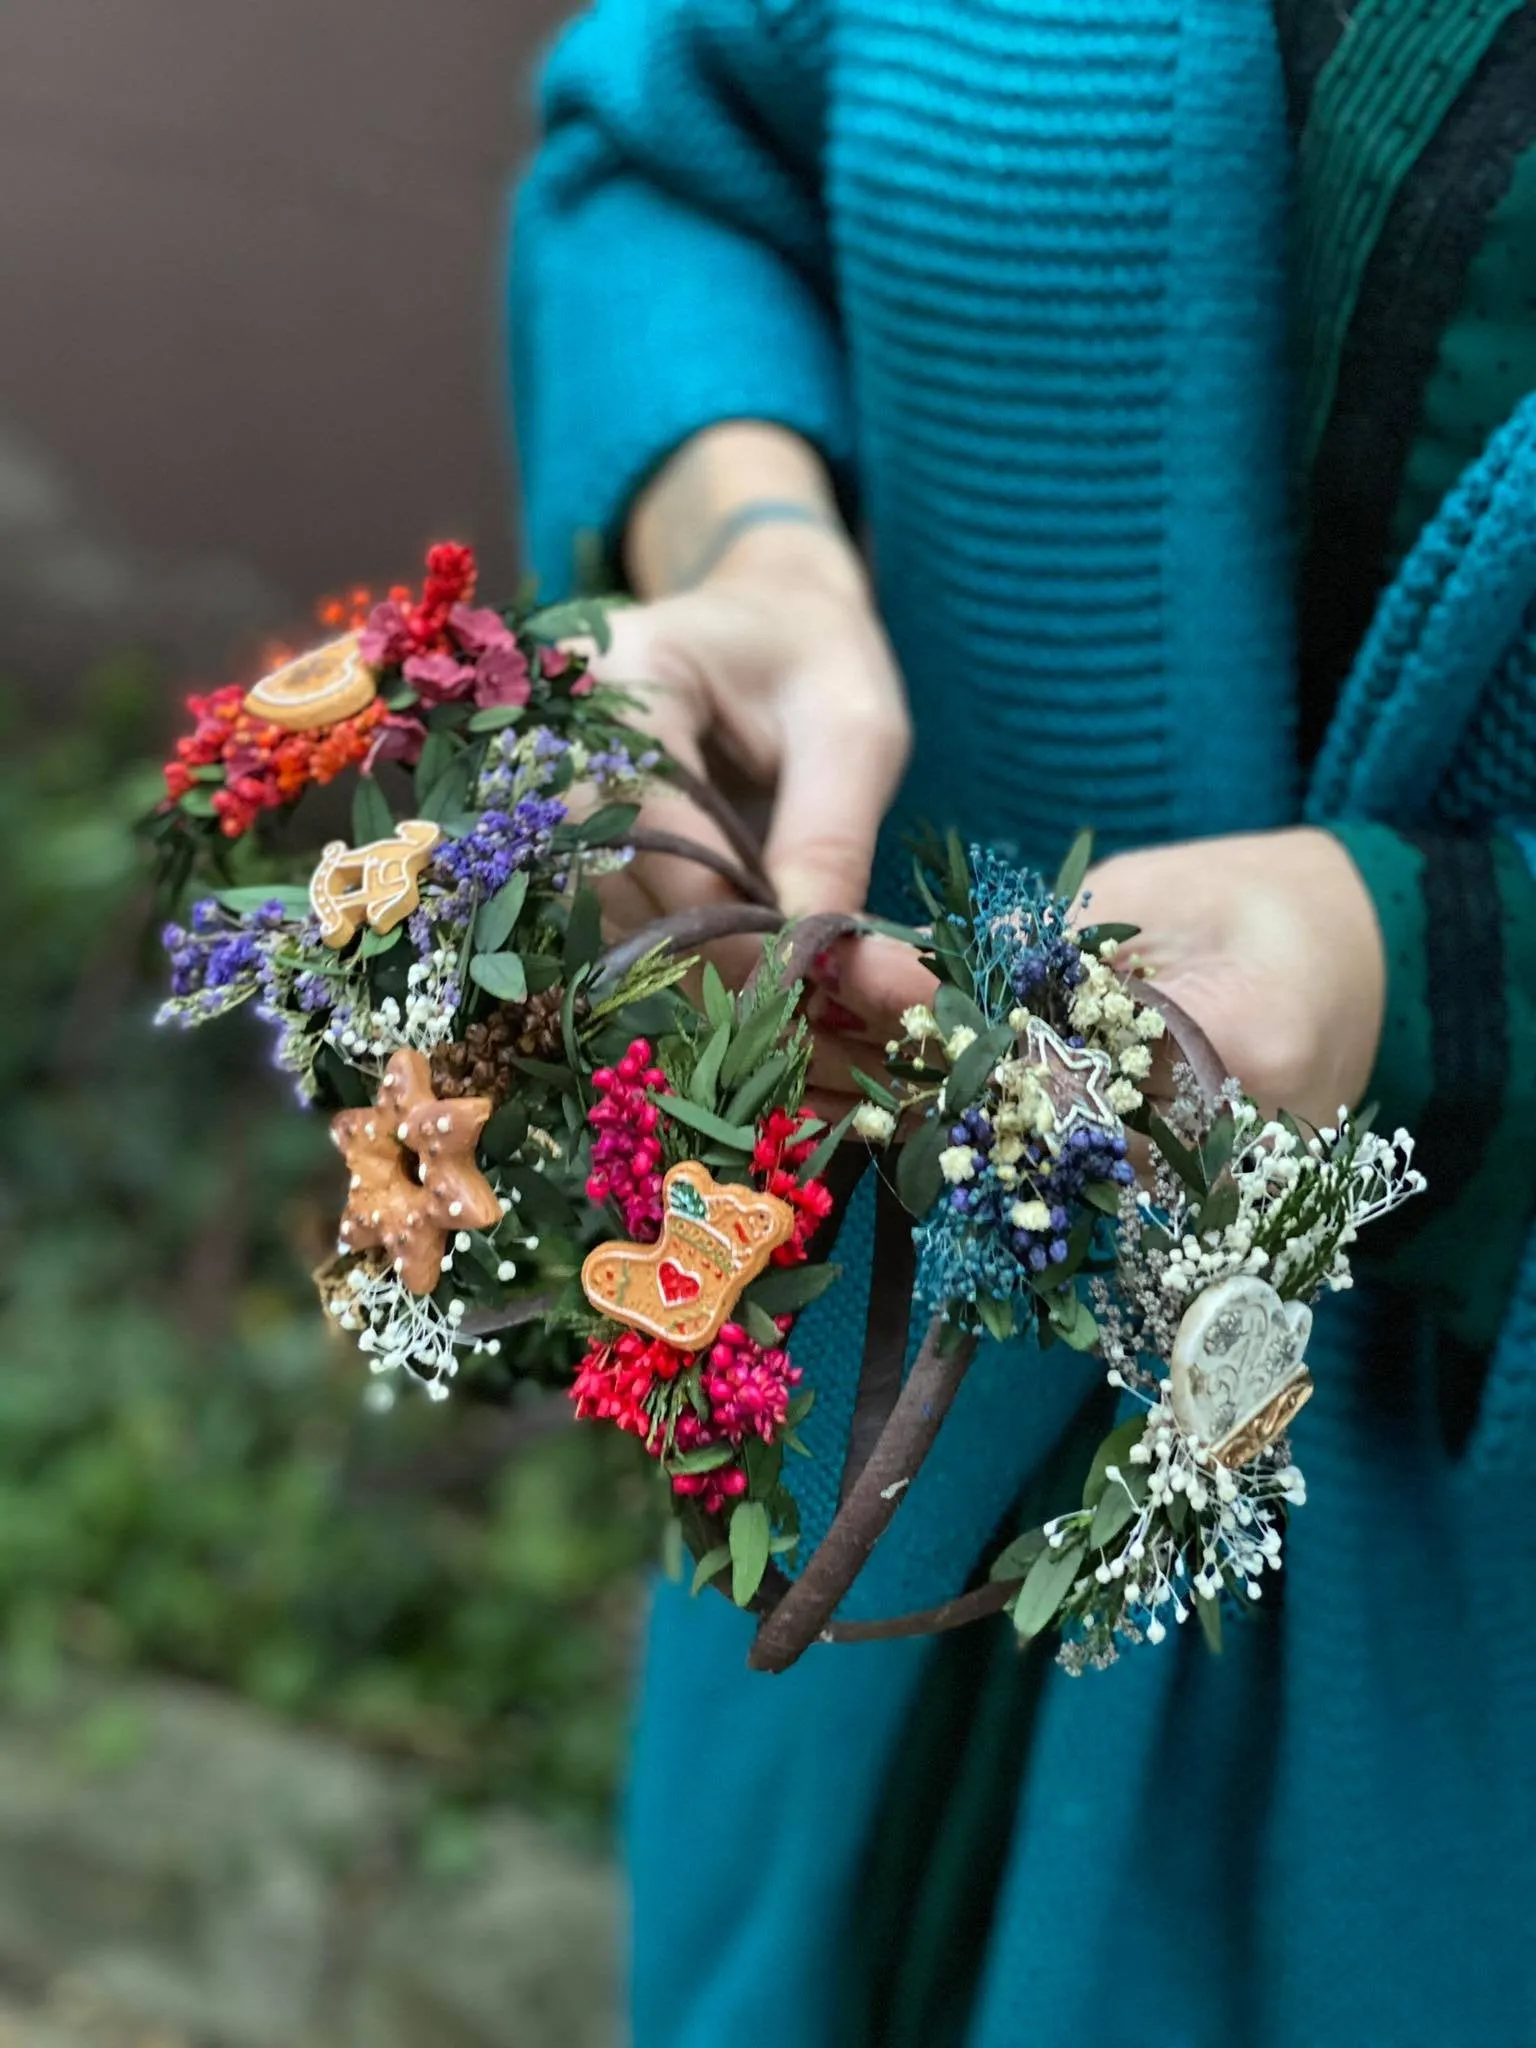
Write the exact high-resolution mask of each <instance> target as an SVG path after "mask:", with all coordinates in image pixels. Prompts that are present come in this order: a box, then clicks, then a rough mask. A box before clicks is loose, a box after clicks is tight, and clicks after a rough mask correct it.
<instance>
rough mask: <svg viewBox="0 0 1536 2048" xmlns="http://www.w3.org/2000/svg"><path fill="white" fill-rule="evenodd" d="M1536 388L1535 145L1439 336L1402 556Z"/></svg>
mask: <svg viewBox="0 0 1536 2048" xmlns="http://www.w3.org/2000/svg"><path fill="white" fill-rule="evenodd" d="M1528 391H1536V150H1528V151H1527V152H1526V154H1525V155H1524V156H1523V157H1521V159H1520V160H1519V162H1518V163H1517V164H1516V166H1515V170H1514V175H1513V177H1512V178H1511V180H1510V185H1509V190H1508V191H1507V192H1506V193H1505V195H1504V197H1503V199H1502V200H1501V201H1500V202H1499V204H1498V206H1497V207H1495V209H1494V211H1493V213H1492V214H1491V215H1490V217H1489V220H1488V228H1487V233H1486V234H1485V236H1484V238H1483V242H1482V246H1481V247H1480V248H1479V250H1478V252H1477V254H1476V255H1475V256H1474V258H1473V259H1472V264H1471V268H1470V270H1469V271H1468V274H1467V288H1466V292H1465V294H1464V296H1463V298H1462V303H1461V306H1460V307H1459V309H1458V310H1457V313H1456V315H1455V317H1454V318H1453V319H1452V321H1451V323H1450V325H1449V326H1448V327H1447V328H1446V330H1445V333H1444V335H1443V336H1442V337H1441V341H1440V348H1439V353H1438V356H1437V359H1436V363H1435V368H1434V372H1433V374H1432V375H1431V377H1430V379H1429V382H1428V384H1427V385H1426V386H1425V390H1424V400H1423V408H1422V413H1421V417H1420V421H1419V431H1418V434H1417V436H1416V437H1415V440H1414V445H1413V449H1412V452H1411V454H1410V456H1409V458H1408V466H1407V469H1406V471H1405V473H1404V477H1403V486H1402V490H1401V492H1400V494H1399V497H1398V501H1397V507H1396V510H1395V511H1394V513H1393V518H1392V551H1393V556H1394V559H1396V560H1401V558H1402V557H1403V556H1404V555H1405V554H1406V553H1407V552H1408V550H1409V548H1411V547H1412V545H1413V543H1414V541H1415V540H1416V539H1417V538H1418V536H1419V533H1420V531H1421V530H1422V528H1423V527H1424V526H1425V524H1426V523H1427V522H1428V521H1429V520H1430V519H1431V518H1433V516H1434V513H1435V510H1436V508H1437V506H1438V505H1439V504H1440V501H1441V500H1442V499H1443V498H1444V497H1445V495H1446V493H1447V492H1448V491H1449V490H1450V489H1451V487H1452V485H1453V484H1454V483H1455V482H1456V479H1457V478H1458V477H1459V476H1460V475H1461V473H1462V471H1463V470H1464V469H1466V468H1467V466H1468V465H1469V464H1470V463H1471V462H1473V461H1475V460H1476V458H1477V456H1478V455H1479V454H1480V453H1481V452H1482V450H1483V449H1484V448H1485V447H1486V446H1487V444H1488V440H1489V437H1490V436H1491V435H1492V434H1493V433H1494V432H1495V431H1496V430H1497V429H1498V428H1499V427H1501V426H1502V425H1503V424H1504V422H1505V420H1507V419H1508V418H1509V416H1510V414H1511V413H1512V412H1513V411H1514V409H1515V407H1516V406H1517V405H1518V404H1519V402H1520V400H1521V399H1522V398H1524V396H1525V394H1526V393H1527V392H1528Z"/></svg>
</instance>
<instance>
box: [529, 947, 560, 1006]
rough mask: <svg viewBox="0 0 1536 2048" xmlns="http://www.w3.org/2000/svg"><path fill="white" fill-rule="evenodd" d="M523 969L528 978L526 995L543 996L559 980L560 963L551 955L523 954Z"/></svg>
mask: <svg viewBox="0 0 1536 2048" xmlns="http://www.w3.org/2000/svg"><path fill="white" fill-rule="evenodd" d="M523 968H524V971H525V972H526V974H527V976H528V993H529V994H530V995H534V996H539V995H543V993H544V991H545V990H546V989H551V988H554V987H555V985H556V984H557V983H558V982H559V981H560V980H561V978H562V977H561V968H560V962H559V961H558V960H557V959H556V958H555V956H554V954H553V953H525V954H524V955H523Z"/></svg>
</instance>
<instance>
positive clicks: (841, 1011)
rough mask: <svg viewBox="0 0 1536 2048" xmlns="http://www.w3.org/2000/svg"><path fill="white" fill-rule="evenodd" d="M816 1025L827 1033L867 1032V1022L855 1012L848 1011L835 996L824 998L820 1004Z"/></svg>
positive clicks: (845, 1005) (846, 1006) (844, 1004)
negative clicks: (820, 1026)
mask: <svg viewBox="0 0 1536 2048" xmlns="http://www.w3.org/2000/svg"><path fill="white" fill-rule="evenodd" d="M816 1021H817V1023H818V1024H820V1025H822V1026H823V1027H824V1028H825V1029H826V1030H828V1031H867V1030H868V1029H869V1025H868V1022H867V1020H866V1019H865V1018H863V1017H861V1016H860V1015H859V1013H858V1012H857V1010H850V1009H849V1007H848V1005H847V1004H846V1003H840V1002H839V1001H838V1000H837V998H836V996H825V997H824V998H823V999H822V1003H821V1014H820V1015H819V1016H818V1018H817V1020H816Z"/></svg>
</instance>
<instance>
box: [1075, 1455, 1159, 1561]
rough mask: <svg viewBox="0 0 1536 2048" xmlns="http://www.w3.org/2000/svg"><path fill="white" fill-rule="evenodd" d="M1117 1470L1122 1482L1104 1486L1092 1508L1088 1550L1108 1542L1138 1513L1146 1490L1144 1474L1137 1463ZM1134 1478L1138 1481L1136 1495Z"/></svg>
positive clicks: (1102, 1546) (1100, 1546)
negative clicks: (1122, 1478)
mask: <svg viewBox="0 0 1536 2048" xmlns="http://www.w3.org/2000/svg"><path fill="white" fill-rule="evenodd" d="M1120 1470H1121V1471H1122V1472H1125V1479H1126V1483H1125V1485H1124V1486H1117V1485H1115V1484H1114V1483H1113V1482H1111V1483H1110V1484H1109V1485H1107V1486H1106V1487H1105V1489H1104V1492H1103V1494H1102V1496H1101V1497H1100V1500H1099V1504H1098V1506H1097V1507H1096V1508H1095V1509H1094V1511H1093V1522H1092V1525H1091V1526H1090V1528H1089V1530H1088V1548H1089V1549H1090V1550H1102V1549H1103V1548H1104V1546H1105V1544H1106V1543H1112V1542H1113V1541H1114V1539H1115V1537H1117V1536H1118V1535H1119V1534H1120V1532H1121V1530H1122V1529H1128V1528H1129V1527H1130V1525H1131V1523H1132V1522H1134V1521H1135V1519H1136V1517H1137V1516H1138V1515H1139V1514H1140V1513H1141V1503H1142V1499H1144V1498H1145V1495H1146V1490H1147V1481H1146V1474H1145V1472H1144V1470H1143V1468H1142V1467H1141V1466H1139V1465H1133V1466H1131V1467H1130V1469H1129V1470H1128V1471H1127V1470H1126V1468H1125V1467H1124V1466H1123V1465H1122V1466H1121V1467H1120ZM1137 1479H1140V1481H1141V1487H1140V1495H1141V1497H1140V1498H1138V1493H1137V1486H1136V1481H1137Z"/></svg>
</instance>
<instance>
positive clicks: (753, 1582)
mask: <svg viewBox="0 0 1536 2048" xmlns="http://www.w3.org/2000/svg"><path fill="white" fill-rule="evenodd" d="M727 1534H728V1535H729V1538H730V1549H731V1598H732V1599H733V1600H734V1601H735V1602H736V1605H737V1606H738V1607H747V1606H749V1605H750V1604H751V1602H752V1600H753V1598H754V1597H755V1595H756V1593H757V1589H758V1587H759V1586H760V1585H761V1584H762V1583H763V1573H764V1572H765V1571H767V1569H768V1542H769V1536H770V1534H771V1532H770V1530H769V1527H768V1510H767V1508H765V1507H764V1506H763V1504H762V1502H761V1501H758V1500H742V1501H738V1502H737V1503H736V1506H735V1507H734V1509H733V1510H732V1511H731V1520H730V1527H729V1529H728V1531H727Z"/></svg>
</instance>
